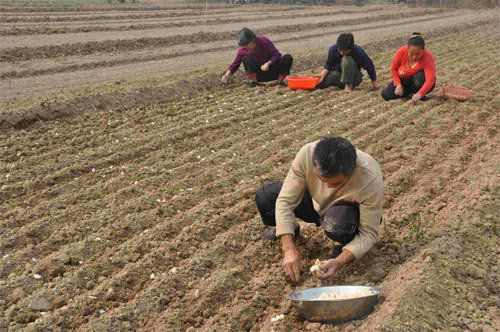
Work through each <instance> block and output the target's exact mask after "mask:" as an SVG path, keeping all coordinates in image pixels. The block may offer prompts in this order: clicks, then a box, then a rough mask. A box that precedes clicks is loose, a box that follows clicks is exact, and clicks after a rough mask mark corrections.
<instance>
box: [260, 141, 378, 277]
mask: <svg viewBox="0 0 500 332" xmlns="http://www.w3.org/2000/svg"><path fill="white" fill-rule="evenodd" d="M382 198H383V180H382V171H381V169H380V166H379V165H378V163H377V162H376V161H375V159H373V157H371V156H370V155H369V154H367V153H365V152H363V151H360V150H357V149H355V148H354V146H353V145H352V144H351V143H350V142H349V141H348V140H346V139H344V138H342V137H325V138H323V139H321V140H320V141H316V142H312V143H308V144H306V145H304V146H303V147H302V148H301V149H300V151H299V152H298V153H297V156H296V157H295V159H294V160H293V162H292V165H291V168H290V171H289V172H288V175H287V176H286V178H285V181H284V182H282V181H280V182H274V183H269V184H265V185H263V186H262V187H260V188H259V189H258V190H257V193H256V196H255V200H256V203H257V208H258V209H259V212H260V215H261V217H262V221H263V222H264V224H265V225H266V226H269V229H268V230H267V231H266V232H265V233H264V236H263V238H264V239H268V240H272V239H277V238H280V239H281V243H282V246H283V253H284V258H283V267H284V269H285V273H286V274H287V275H288V276H289V277H290V278H291V279H292V280H293V281H295V282H298V281H299V278H300V256H299V252H298V250H297V248H296V245H295V239H296V238H297V237H298V236H299V235H300V228H299V226H298V225H297V223H296V222H295V218H296V217H297V218H300V219H302V220H303V221H305V222H307V223H314V224H316V226H318V227H322V228H323V230H324V232H325V234H326V236H327V237H328V238H330V239H331V240H333V241H334V248H333V252H332V257H333V258H332V259H329V260H325V261H322V262H321V265H320V271H319V272H318V273H317V274H316V276H318V278H320V279H328V278H330V277H332V276H333V275H334V274H335V273H336V272H337V271H338V270H339V269H341V268H342V267H343V266H344V265H346V264H349V263H350V262H351V261H353V260H355V259H359V258H361V257H362V256H363V255H364V254H365V253H366V252H367V251H368V250H370V249H371V247H372V246H373V245H374V244H375V242H376V241H377V237H378V231H379V226H380V221H381V218H382Z"/></svg>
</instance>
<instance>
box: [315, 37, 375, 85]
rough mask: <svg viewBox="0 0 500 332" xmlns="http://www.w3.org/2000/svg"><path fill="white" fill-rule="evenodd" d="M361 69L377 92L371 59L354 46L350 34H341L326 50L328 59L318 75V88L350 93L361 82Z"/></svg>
mask: <svg viewBox="0 0 500 332" xmlns="http://www.w3.org/2000/svg"><path fill="white" fill-rule="evenodd" d="M361 68H363V69H365V70H366V71H367V72H368V76H370V80H371V81H372V86H373V88H374V89H375V90H377V89H378V88H379V84H378V82H377V73H376V71H375V66H374V65H373V61H372V59H371V58H370V57H369V56H368V54H366V52H365V51H364V50H363V49H362V48H361V47H360V46H358V45H356V44H354V36H353V35H352V33H343V34H341V35H339V37H338V38H337V44H335V45H333V46H331V47H330V49H329V50H328V58H327V60H326V64H325V66H324V67H323V70H322V71H321V73H320V78H319V83H318V88H320V89H324V88H327V87H329V86H336V87H339V88H341V89H344V91H347V92H350V91H352V90H354V88H355V87H357V86H358V85H360V84H361V81H362V80H363V74H362V73H361Z"/></svg>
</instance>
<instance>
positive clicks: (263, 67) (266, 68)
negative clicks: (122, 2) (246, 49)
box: [260, 61, 271, 71]
mask: <svg viewBox="0 0 500 332" xmlns="http://www.w3.org/2000/svg"><path fill="white" fill-rule="evenodd" d="M270 65H271V63H270V62H269V61H268V62H266V63H265V64H263V65H262V66H260V70H262V71H268V70H269V66H270Z"/></svg>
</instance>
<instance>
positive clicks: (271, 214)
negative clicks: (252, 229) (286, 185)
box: [255, 181, 283, 227]
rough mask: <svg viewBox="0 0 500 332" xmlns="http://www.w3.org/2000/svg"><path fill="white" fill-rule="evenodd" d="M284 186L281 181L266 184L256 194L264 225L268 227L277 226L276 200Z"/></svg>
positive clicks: (256, 202) (256, 201)
mask: <svg viewBox="0 0 500 332" xmlns="http://www.w3.org/2000/svg"><path fill="white" fill-rule="evenodd" d="M282 185H283V182H281V181H278V182H272V183H266V184H263V185H262V186H260V187H259V188H258V189H257V191H256V192H255V204H256V205H257V209H258V210H259V213H260V216H261V218H262V223H263V224H264V225H266V226H272V227H274V226H276V217H275V209H276V200H277V199H278V195H279V192H280V190H281V186H282Z"/></svg>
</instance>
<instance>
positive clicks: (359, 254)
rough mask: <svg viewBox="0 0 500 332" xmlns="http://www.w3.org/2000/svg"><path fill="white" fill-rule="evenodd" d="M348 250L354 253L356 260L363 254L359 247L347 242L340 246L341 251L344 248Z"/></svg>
mask: <svg viewBox="0 0 500 332" xmlns="http://www.w3.org/2000/svg"><path fill="white" fill-rule="evenodd" d="M346 249H347V250H349V251H350V252H351V253H352V254H353V255H354V258H355V259H356V260H358V259H360V258H361V257H363V256H364V254H365V253H364V252H361V251H360V250H359V249H356V248H355V247H351V246H349V244H347V245H345V246H344V247H343V248H342V251H344V250H346Z"/></svg>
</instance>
